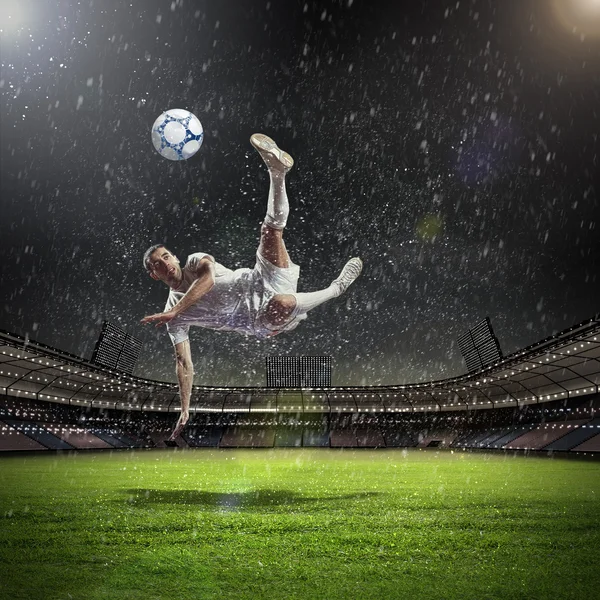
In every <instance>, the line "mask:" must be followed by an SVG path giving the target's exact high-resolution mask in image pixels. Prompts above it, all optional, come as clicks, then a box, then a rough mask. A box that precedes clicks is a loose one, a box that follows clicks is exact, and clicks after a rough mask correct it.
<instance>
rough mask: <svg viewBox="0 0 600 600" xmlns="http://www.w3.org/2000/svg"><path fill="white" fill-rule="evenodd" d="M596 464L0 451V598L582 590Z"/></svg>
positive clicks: (595, 575) (598, 498) (593, 540)
mask: <svg viewBox="0 0 600 600" xmlns="http://www.w3.org/2000/svg"><path fill="white" fill-rule="evenodd" d="M599 548H600V462H592V461H577V460H566V459H551V458H547V457H542V458H532V457H515V456H504V455H502V454H478V453H475V454H468V453H463V452H459V453H450V452H444V451H442V452H434V451H421V452H420V451H408V452H407V451H402V450H398V451H389V450H387V451H385V450H381V451H347V450H344V451H336V450H326V449H323V450H307V449H294V450H268V451H267V450H265V451H219V450H196V451H175V450H168V451H136V452H122V453H93V454H89V453H81V454H73V455H50V456H42V455H35V456H16V457H15V456H13V457H2V458H0V566H1V574H0V598H2V600H4V599H11V600H16V599H20V598H23V599H38V598H39V599H43V600H55V599H57V600H58V599H65V600H67V599H71V598H74V599H86V600H99V599H109V598H110V599H112V598H114V599H140V600H142V599H143V600H153V599H159V598H160V599H163V598H165V599H166V598H173V599H192V598H215V599H217V598H218V599H222V598H232V599H233V598H235V599H250V598H252V599H256V598H277V599H281V598H298V599H305V598H318V599H335V598H352V599H362V598H377V599H381V598H383V599H384V598H411V599H418V598H423V599H428V600H429V599H437V598H443V599H450V598H456V599H459V598H460V599H461V600H464V599H471V598H472V599H474V600H475V599H477V600H481V599H484V598H507V599H509V598H510V599H511V600H514V599H518V598H523V599H532V598H552V599H556V598H573V599H581V598H593V597H598V590H600V551H599V550H598V549H599Z"/></svg>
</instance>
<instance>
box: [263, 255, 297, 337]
mask: <svg viewBox="0 0 600 600" xmlns="http://www.w3.org/2000/svg"><path fill="white" fill-rule="evenodd" d="M254 271H255V272H256V273H257V275H258V276H259V277H260V279H261V280H262V283H263V288H264V289H263V295H262V301H261V304H260V307H259V309H258V313H257V315H256V320H255V322H254V333H255V335H256V337H258V338H261V339H264V338H267V337H271V336H273V335H277V334H278V333H283V332H284V331H291V330H292V329H296V327H298V325H300V323H301V322H302V321H304V319H306V316H307V315H306V313H304V314H300V315H296V316H295V317H292V318H291V319H290V320H289V321H288V322H287V323H285V324H284V325H277V326H273V325H271V324H269V323H268V322H267V321H266V318H265V313H266V309H267V305H268V304H269V301H270V300H271V298H272V297H273V296H275V295H277V294H295V293H296V291H297V289H298V278H299V277H300V267H299V266H298V265H297V264H295V263H293V262H292V261H291V260H290V266H289V267H276V266H275V265H274V264H272V263H270V262H269V261H268V260H267V259H266V258H265V257H264V256H263V255H262V254H260V252H257V253H256V265H254Z"/></svg>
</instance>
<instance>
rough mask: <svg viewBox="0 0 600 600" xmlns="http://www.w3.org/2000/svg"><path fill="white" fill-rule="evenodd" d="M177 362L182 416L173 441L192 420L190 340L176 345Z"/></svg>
mask: <svg viewBox="0 0 600 600" xmlns="http://www.w3.org/2000/svg"><path fill="white" fill-rule="evenodd" d="M175 361H176V370H177V381H178V382H179V397H180V398H181V415H180V417H179V420H178V421H177V425H176V426H175V430H174V431H173V433H172V434H171V437H170V438H169V439H171V440H174V439H175V438H176V437H177V436H178V435H179V434H180V433H181V432H182V431H183V428H184V427H185V424H186V423H187V422H188V419H189V418H190V397H191V395H192V383H193V381H194V365H193V363H192V352H191V350H190V340H185V341H184V342H179V343H178V344H175Z"/></svg>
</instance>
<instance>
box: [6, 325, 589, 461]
mask: <svg viewBox="0 0 600 600" xmlns="http://www.w3.org/2000/svg"><path fill="white" fill-rule="evenodd" d="M599 385H600V320H598V319H597V318H596V319H591V320H589V321H586V322H584V323H582V324H579V325H577V326H574V327H572V328H570V329H568V330H565V331H563V332H561V333H559V334H556V335H555V336H552V337H550V338H547V339H545V340H542V341H541V342H538V343H537V344H534V345H532V346H530V347H528V348H525V349H523V350H522V351H519V352H516V353H514V354H512V355H510V356H508V357H505V358H503V359H501V360H499V361H497V363H494V364H493V365H491V366H490V367H486V368H485V369H483V370H481V371H479V372H476V373H470V374H468V375H464V376H460V377H454V378H450V379H446V380H442V381H437V382H428V383H419V384H410V385H398V386H382V387H373V386H371V387H369V386H364V387H359V388H333V387H332V388H323V389H265V388H207V387H194V389H193V394H192V399H191V404H190V420H189V423H188V426H187V428H186V429H185V431H184V433H183V435H182V436H181V437H179V438H178V439H177V440H176V445H177V446H179V447H180V448H187V447H190V448H202V447H213V448H215V447H221V448H271V447H274V446H276V447H288V448H293V447H300V446H305V447H333V448H347V447H349V448H382V447H392V448H397V447H421V448H431V447H441V448H445V447H447V448H459V449H465V450H467V449H469V450H470V449H473V450H476V449H477V450H502V451H510V452H521V451H525V452H527V451H547V452H553V453H554V452H585V453H592V454H593V453H599V452H600V447H599V446H600V394H599V393H598V386H599ZM177 391H178V390H177V385H176V384H174V383H166V382H157V381H151V380H147V379H141V378H138V377H134V376H132V375H129V374H125V373H122V372H118V371H111V370H108V369H104V368H102V367H99V366H98V365H93V364H90V363H88V362H86V361H85V360H84V359H82V358H80V357H76V356H74V355H70V354H68V353H65V352H61V351H59V350H56V349H54V348H51V347H49V346H45V345H43V344H39V343H37V342H33V341H31V340H24V339H23V338H19V337H18V336H15V335H14V334H9V333H2V332H0V449H1V450H3V451H26V450H58V451H83V450H106V449H128V448H161V447H166V445H167V444H166V440H167V438H168V437H169V436H170V434H171V431H172V428H173V426H174V424H175V422H176V420H177V416H178V410H179V399H178V394H177Z"/></svg>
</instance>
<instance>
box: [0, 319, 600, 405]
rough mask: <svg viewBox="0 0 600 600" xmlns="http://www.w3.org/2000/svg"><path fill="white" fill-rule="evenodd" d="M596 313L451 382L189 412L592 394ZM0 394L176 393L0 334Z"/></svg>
mask: <svg viewBox="0 0 600 600" xmlns="http://www.w3.org/2000/svg"><path fill="white" fill-rule="evenodd" d="M599 382H600V315H598V316H596V317H594V318H592V319H589V320H587V321H584V322H583V323H580V324H579V325H575V326H573V327H570V328H569V329H566V330H564V331H562V332H560V333H558V334H556V335H553V336H551V337H548V338H546V339H544V340H541V341H540V342H538V343H536V344H533V345H531V346H528V347H527V348H524V349H522V350H519V351H517V352H515V353H513V354H511V355H509V356H507V357H505V358H503V359H501V360H499V361H497V362H495V363H494V364H492V365H490V366H489V367H487V368H485V369H482V370H480V371H477V372H475V373H470V374H468V375H462V376H459V377H453V378H449V379H444V380H439V381H431V382H425V383H413V384H404V385H387V386H363V387H330V388H320V389H288V388H285V389H284V388H281V389H274V388H260V387H206V386H194V388H193V393H192V401H191V406H190V410H191V411H192V412H222V411H226V412H305V413H310V412H317V413H322V412H420V411H456V410H465V409H469V410H473V409H486V408H497V407H502V406H521V405H524V404H533V403H539V402H547V401H550V400H557V399H567V398H573V397H581V396H586V395H591V394H596V393H597V392H598V385H599ZM0 394H6V395H8V396H13V397H20V398H32V399H37V400H45V401H49V402H59V403H63V404H71V405H76V406H89V407H97V408H106V409H117V410H144V411H163V412H175V411H177V410H179V397H178V386H177V384H175V383H168V382H162V381H153V380H149V379H144V378H141V377H134V376H131V375H127V374H125V373H122V372H119V371H111V370H108V369H105V368H101V367H99V366H97V365H94V364H92V363H90V362H88V361H86V360H84V359H83V358H80V357H78V356H75V355H73V354H69V353H67V352H63V351H61V350H57V349H56V348H52V347H50V346H46V345H45V344H41V343H39V342H34V341H31V340H28V339H25V338H22V337H20V336H18V335H15V334H12V333H8V332H3V331H0Z"/></svg>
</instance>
